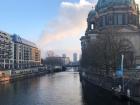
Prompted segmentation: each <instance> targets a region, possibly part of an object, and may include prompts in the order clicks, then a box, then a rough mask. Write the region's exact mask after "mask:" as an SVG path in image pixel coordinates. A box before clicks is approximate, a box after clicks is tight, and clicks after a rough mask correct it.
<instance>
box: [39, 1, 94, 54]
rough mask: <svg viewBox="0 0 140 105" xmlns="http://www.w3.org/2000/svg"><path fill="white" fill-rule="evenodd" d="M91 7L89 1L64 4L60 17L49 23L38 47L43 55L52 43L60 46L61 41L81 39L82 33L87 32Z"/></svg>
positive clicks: (62, 4) (61, 6)
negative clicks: (87, 19) (87, 21)
mask: <svg viewBox="0 0 140 105" xmlns="http://www.w3.org/2000/svg"><path fill="white" fill-rule="evenodd" d="M91 7H92V5H91V3H90V2H89V1H87V0H80V1H79V3H72V2H62V3H61V5H60V11H59V15H58V16H57V17H56V18H55V19H54V20H52V21H50V22H49V24H48V25H47V27H46V28H45V30H44V31H43V32H42V36H41V37H40V39H39V41H38V45H39V47H40V48H41V49H42V51H43V52H42V54H43V55H44V54H45V51H46V49H47V48H48V47H50V46H48V45H51V43H53V44H54V43H55V44H57V45H58V44H59V41H62V40H64V39H66V38H77V36H79V37H80V34H81V32H83V33H84V31H85V30H86V26H87V25H86V24H87V23H86V18H87V14H88V12H89V10H90V9H91ZM78 40H79V39H78ZM67 43H72V42H67ZM79 43H80V41H79ZM64 44H66V43H64ZM72 48H73V46H72ZM52 49H57V48H52ZM63 49H65V48H63ZM79 49H80V46H79V48H78V49H77V51H79ZM47 50H48V49H47ZM66 50H68V49H66ZM74 50H75V49H74Z"/></svg>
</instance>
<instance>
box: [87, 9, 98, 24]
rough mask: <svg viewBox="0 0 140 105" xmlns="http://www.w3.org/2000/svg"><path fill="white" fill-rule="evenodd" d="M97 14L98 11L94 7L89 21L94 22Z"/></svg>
mask: <svg viewBox="0 0 140 105" xmlns="http://www.w3.org/2000/svg"><path fill="white" fill-rule="evenodd" d="M95 16H96V11H95V10H94V9H92V10H91V11H90V12H89V14H88V21H89V22H93V21H94V17H95Z"/></svg>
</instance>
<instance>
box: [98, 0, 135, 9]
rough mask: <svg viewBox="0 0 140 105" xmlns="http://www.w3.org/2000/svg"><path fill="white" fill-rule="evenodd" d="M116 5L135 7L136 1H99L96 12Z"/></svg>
mask: <svg viewBox="0 0 140 105" xmlns="http://www.w3.org/2000/svg"><path fill="white" fill-rule="evenodd" d="M116 5H135V0H98V3H97V5H96V10H97V11H98V10H100V9H103V8H106V7H109V6H116Z"/></svg>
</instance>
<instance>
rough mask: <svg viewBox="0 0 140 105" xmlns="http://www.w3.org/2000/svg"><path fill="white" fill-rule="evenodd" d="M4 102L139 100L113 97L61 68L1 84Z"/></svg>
mask: <svg viewBox="0 0 140 105" xmlns="http://www.w3.org/2000/svg"><path fill="white" fill-rule="evenodd" d="M104 94H105V95H104ZM0 105H136V104H134V103H130V102H120V101H119V100H117V99H113V98H112V97H111V96H110V95H107V94H106V93H105V92H103V91H101V90H98V89H96V88H93V87H92V86H91V85H90V84H88V85H87V88H86V89H83V88H82V86H81V83H80V81H79V73H78V72H60V73H55V74H46V75H44V76H40V77H34V78H30V79H24V80H18V81H15V82H12V83H3V84H1V85H0Z"/></svg>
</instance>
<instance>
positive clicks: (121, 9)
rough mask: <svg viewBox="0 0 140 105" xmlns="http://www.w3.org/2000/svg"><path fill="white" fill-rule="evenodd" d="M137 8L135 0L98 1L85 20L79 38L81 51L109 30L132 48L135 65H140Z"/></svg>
mask: <svg viewBox="0 0 140 105" xmlns="http://www.w3.org/2000/svg"><path fill="white" fill-rule="evenodd" d="M139 26H140V25H139V6H138V4H136V3H135V0H98V3H97V5H96V7H95V9H92V10H91V11H90V12H89V14H88V18H87V30H86V33H85V36H82V37H81V46H82V51H84V49H85V48H86V47H87V45H88V43H89V42H90V41H94V40H95V39H96V37H97V36H99V35H102V34H104V32H106V31H107V30H110V32H112V34H115V33H117V35H118V36H119V37H120V38H121V39H123V41H124V42H126V43H129V44H130V45H131V47H132V50H133V54H134V57H135V62H136V64H140V27H139Z"/></svg>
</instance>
